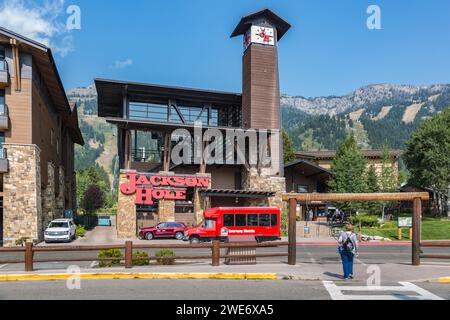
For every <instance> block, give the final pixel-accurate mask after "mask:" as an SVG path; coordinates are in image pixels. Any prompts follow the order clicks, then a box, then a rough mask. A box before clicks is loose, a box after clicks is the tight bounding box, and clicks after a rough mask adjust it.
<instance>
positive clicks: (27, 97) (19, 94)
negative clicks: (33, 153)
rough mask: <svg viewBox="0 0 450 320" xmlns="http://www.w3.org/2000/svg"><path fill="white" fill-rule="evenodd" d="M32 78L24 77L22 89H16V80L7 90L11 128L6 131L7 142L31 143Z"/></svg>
mask: <svg viewBox="0 0 450 320" xmlns="http://www.w3.org/2000/svg"><path fill="white" fill-rule="evenodd" d="M31 86H32V85H31V80H30V79H22V91H16V89H15V84H14V80H11V86H9V87H8V88H7V89H6V90H5V101H6V105H7V106H8V111H9V119H10V124H11V125H10V129H9V130H8V131H6V132H5V138H6V143H15V144H31V143H32V138H31V136H32V133H31Z"/></svg>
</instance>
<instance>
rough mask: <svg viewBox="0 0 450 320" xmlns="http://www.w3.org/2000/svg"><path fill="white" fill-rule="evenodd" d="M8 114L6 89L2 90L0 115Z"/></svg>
mask: <svg viewBox="0 0 450 320" xmlns="http://www.w3.org/2000/svg"><path fill="white" fill-rule="evenodd" d="M5 114H6V102H5V90H0V116H4V115H5Z"/></svg>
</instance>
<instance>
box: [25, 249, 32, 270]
mask: <svg viewBox="0 0 450 320" xmlns="http://www.w3.org/2000/svg"><path fill="white" fill-rule="evenodd" d="M25 272H33V243H32V242H27V243H26V244H25Z"/></svg>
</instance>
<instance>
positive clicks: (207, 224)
mask: <svg viewBox="0 0 450 320" xmlns="http://www.w3.org/2000/svg"><path fill="white" fill-rule="evenodd" d="M202 228H204V229H213V228H214V220H206V221H204V222H203V224H202Z"/></svg>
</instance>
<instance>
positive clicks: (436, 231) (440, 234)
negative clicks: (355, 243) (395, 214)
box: [362, 218, 450, 241]
mask: <svg viewBox="0 0 450 320" xmlns="http://www.w3.org/2000/svg"><path fill="white" fill-rule="evenodd" d="M397 228H398V222H397V221H391V222H388V223H386V225H384V226H382V227H377V228H367V227H363V228H362V233H363V235H367V236H380V237H384V238H389V239H391V240H394V241H395V240H398V239H397V237H398V236H397ZM402 238H403V239H402V240H408V239H409V230H408V229H403V230H402ZM449 239H450V220H449V219H436V218H424V219H423V220H422V240H449Z"/></svg>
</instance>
